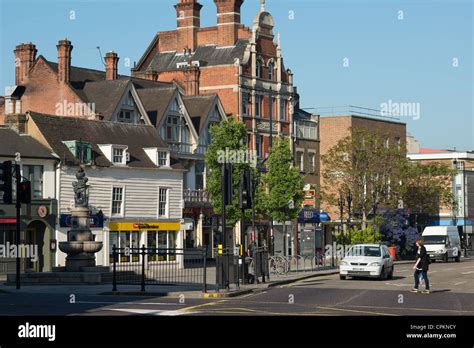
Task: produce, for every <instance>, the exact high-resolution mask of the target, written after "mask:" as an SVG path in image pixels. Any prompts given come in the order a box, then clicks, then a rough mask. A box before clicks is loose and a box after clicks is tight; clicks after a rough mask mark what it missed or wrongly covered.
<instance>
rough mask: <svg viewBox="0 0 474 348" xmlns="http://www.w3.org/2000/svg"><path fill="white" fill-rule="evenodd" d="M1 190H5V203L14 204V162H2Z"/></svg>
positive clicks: (0, 169) (0, 171) (0, 165)
mask: <svg viewBox="0 0 474 348" xmlns="http://www.w3.org/2000/svg"><path fill="white" fill-rule="evenodd" d="M0 181H1V182H2V183H1V184H0V192H3V203H5V204H12V202H13V199H12V162H11V161H5V162H3V163H0Z"/></svg>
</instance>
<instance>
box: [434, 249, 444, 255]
mask: <svg viewBox="0 0 474 348" xmlns="http://www.w3.org/2000/svg"><path fill="white" fill-rule="evenodd" d="M436 252H437V253H438V254H442V253H444V250H443V249H440V250H437V251H436Z"/></svg>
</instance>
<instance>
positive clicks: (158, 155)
mask: <svg viewBox="0 0 474 348" xmlns="http://www.w3.org/2000/svg"><path fill="white" fill-rule="evenodd" d="M143 150H144V151H145V153H146V154H147V156H148V158H149V159H150V160H151V161H152V162H153V164H154V165H155V166H157V167H169V166H170V162H171V160H170V153H169V151H167V150H165V149H159V148H157V147H148V148H143Z"/></svg>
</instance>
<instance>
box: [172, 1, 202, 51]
mask: <svg viewBox="0 0 474 348" xmlns="http://www.w3.org/2000/svg"><path fill="white" fill-rule="evenodd" d="M174 7H175V9H176V17H177V21H178V25H177V31H178V45H177V50H178V51H182V50H184V49H186V48H188V49H190V50H191V51H193V52H194V51H195V50H196V47H197V31H198V29H199V28H200V27H201V8H202V5H201V4H200V3H199V2H198V1H197V0H179V3H178V4H176V5H175V6H174Z"/></svg>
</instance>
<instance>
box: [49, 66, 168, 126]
mask: <svg viewBox="0 0 474 348" xmlns="http://www.w3.org/2000/svg"><path fill="white" fill-rule="evenodd" d="M45 61H46V63H47V64H48V65H49V66H50V67H51V69H53V71H55V72H56V73H57V71H58V64H57V63H53V62H50V61H47V60H46V59H45ZM129 83H133V85H134V87H135V88H136V89H137V90H140V89H149V88H152V89H154V90H155V92H156V91H158V90H159V89H160V88H165V89H166V88H176V85H175V84H174V83H170V82H158V81H151V80H145V79H140V78H136V77H131V76H125V75H118V76H117V79H116V80H106V79H105V72H104V71H99V70H93V69H86V68H80V67H75V66H71V79H70V82H69V84H70V85H71V87H72V88H73V90H74V91H75V92H76V94H77V95H78V96H79V97H80V98H81V99H82V100H83V101H84V102H85V103H94V104H95V108H96V112H99V113H101V114H102V116H103V117H104V120H106V121H110V120H111V118H112V113H113V111H114V110H115V108H116V107H117V105H118V103H119V101H120V98H121V97H122V96H123V94H124V93H125V89H126V88H127V86H128V84H129Z"/></svg>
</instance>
